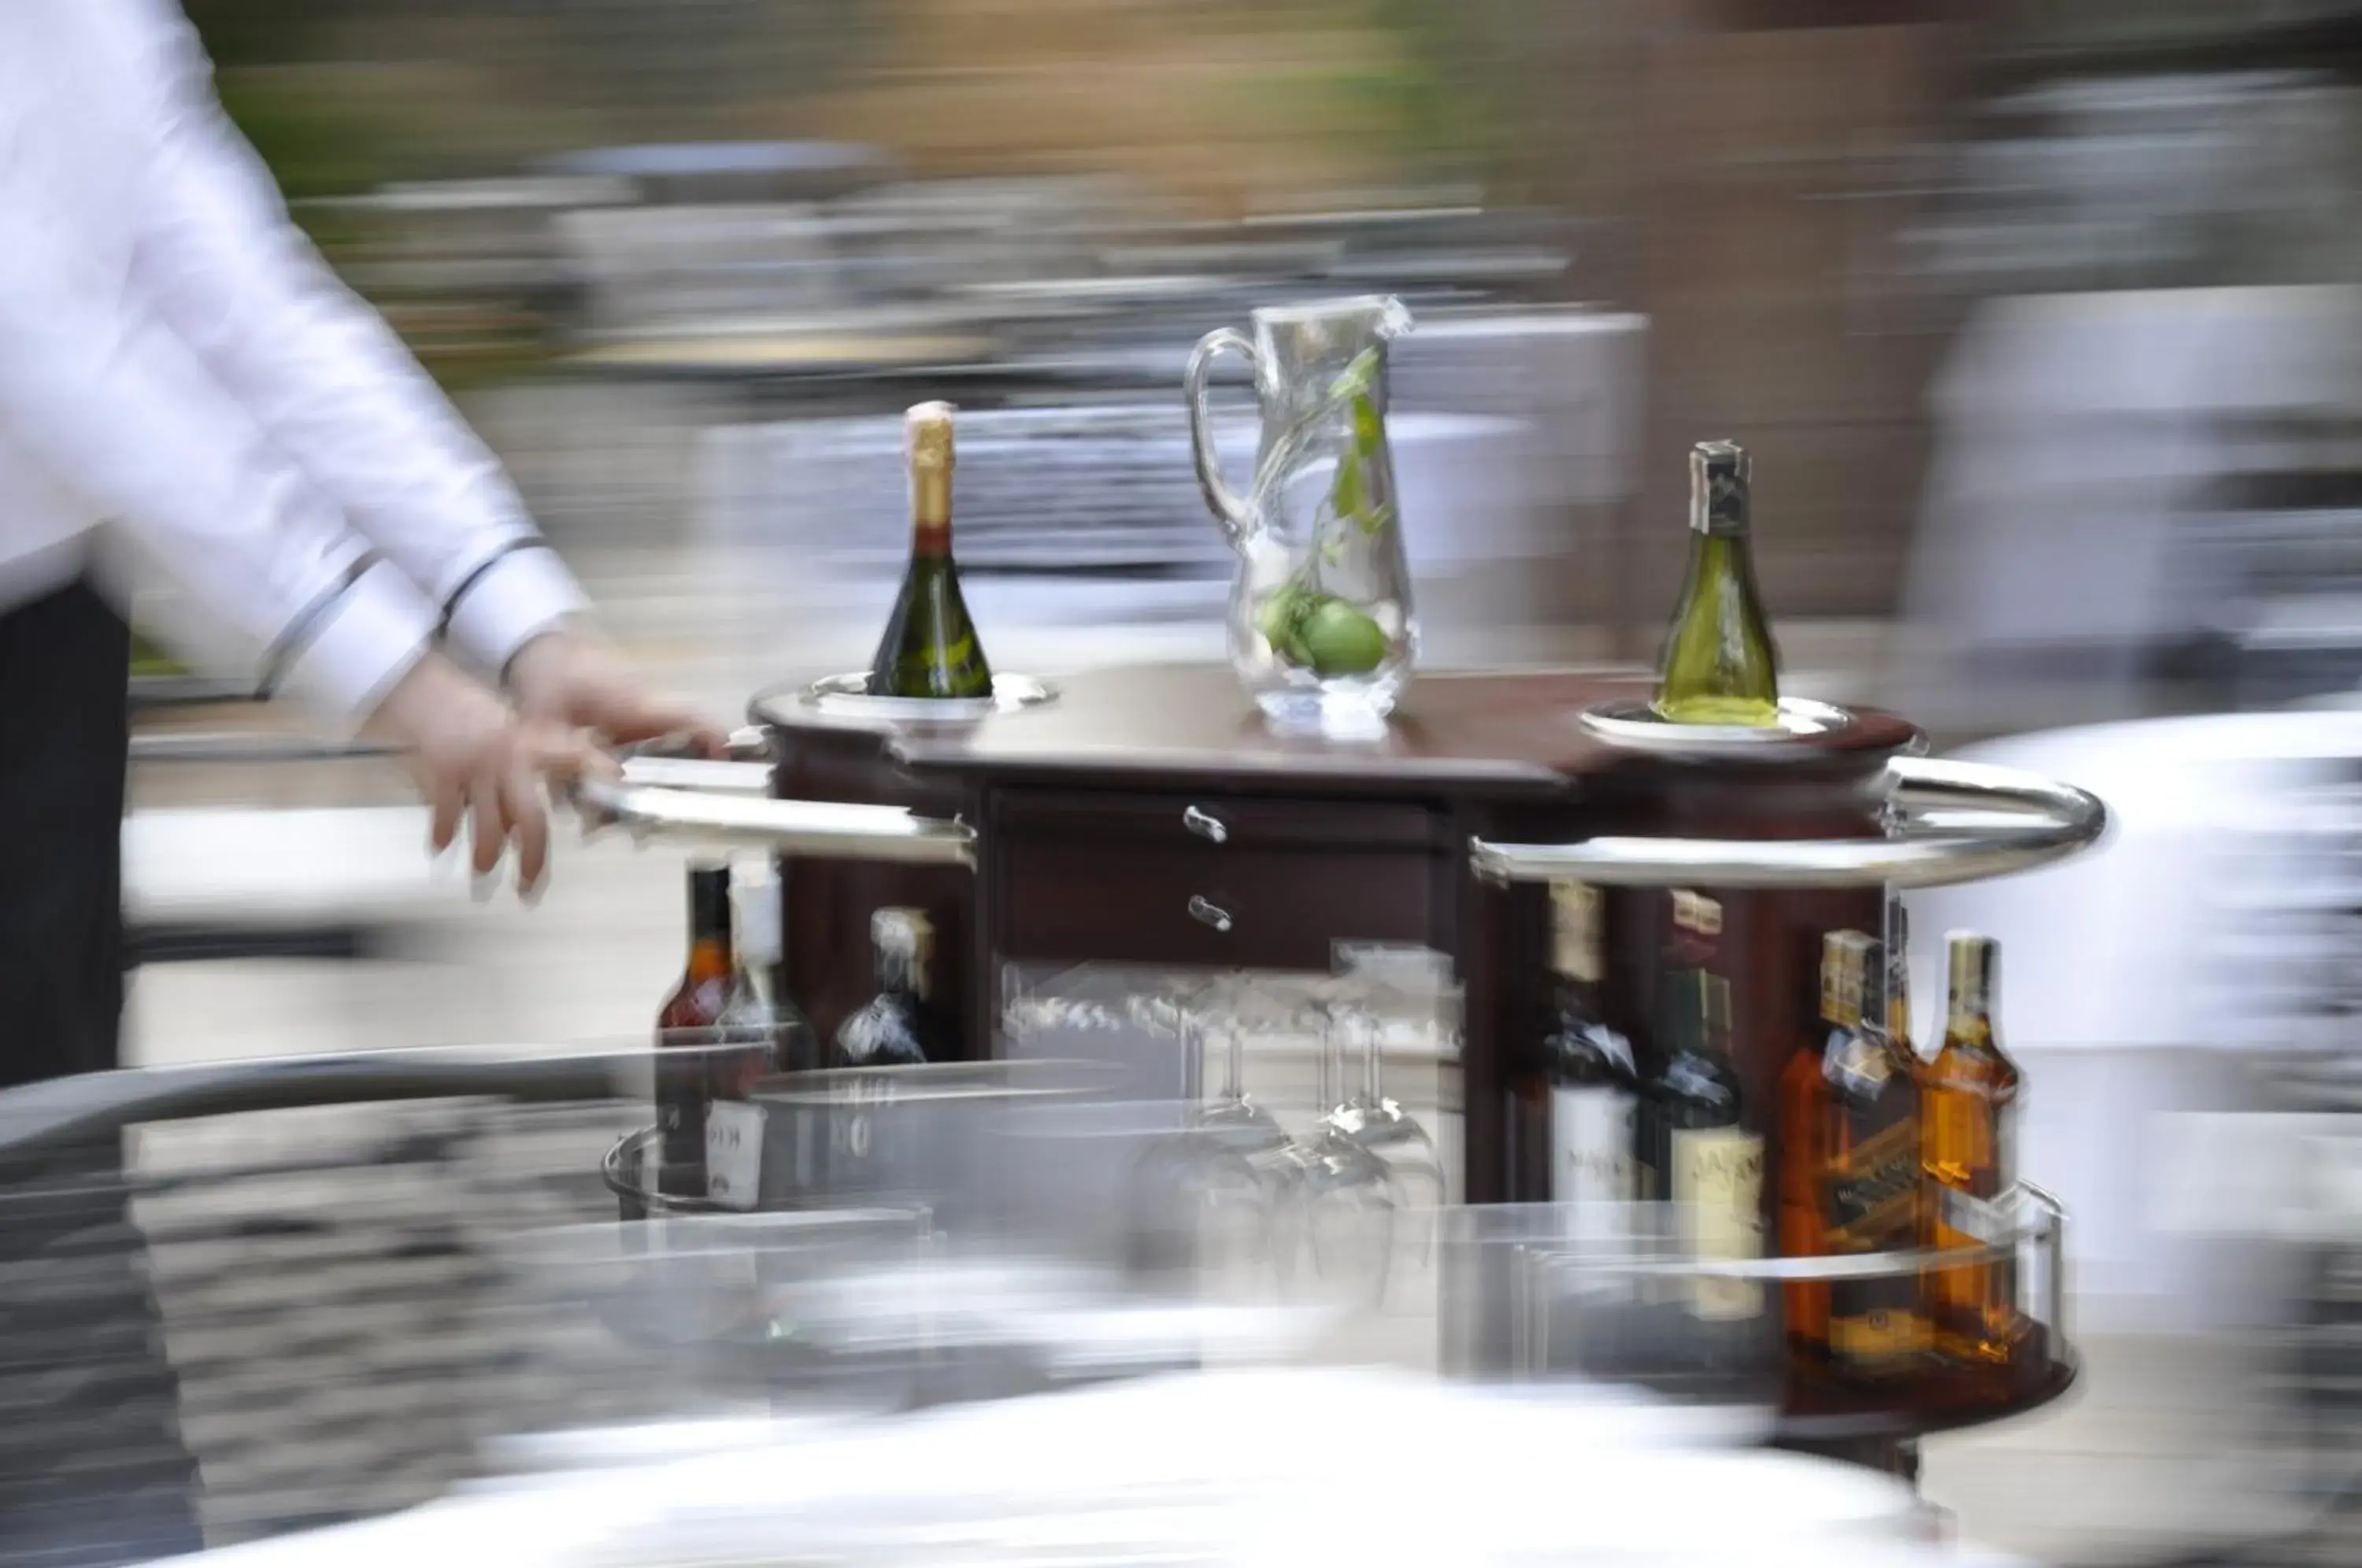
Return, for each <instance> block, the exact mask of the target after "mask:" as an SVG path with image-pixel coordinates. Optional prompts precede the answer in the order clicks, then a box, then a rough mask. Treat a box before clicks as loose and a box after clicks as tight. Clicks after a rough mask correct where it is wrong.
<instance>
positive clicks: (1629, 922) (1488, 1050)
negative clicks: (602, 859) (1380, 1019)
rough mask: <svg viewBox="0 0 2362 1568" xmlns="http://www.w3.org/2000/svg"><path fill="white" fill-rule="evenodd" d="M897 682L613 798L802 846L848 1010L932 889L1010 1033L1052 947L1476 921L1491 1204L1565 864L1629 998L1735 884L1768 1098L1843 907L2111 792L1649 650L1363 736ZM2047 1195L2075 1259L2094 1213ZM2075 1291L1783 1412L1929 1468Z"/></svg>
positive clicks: (1096, 950) (1452, 927) (806, 928)
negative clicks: (1962, 1379) (1671, 928)
mask: <svg viewBox="0 0 2362 1568" xmlns="http://www.w3.org/2000/svg"><path fill="white" fill-rule="evenodd" d="M862 686H863V682H862V680H861V679H860V678H858V677H838V678H833V679H822V680H819V681H815V682H812V683H811V684H809V685H803V684H795V685H789V686H787V687H783V688H780V689H777V690H771V691H768V692H766V693H763V694H761V695H759V696H758V697H756V699H755V701H754V702H753V703H752V705H751V711H750V716H751V717H752V719H753V720H754V721H755V723H756V728H754V729H751V730H748V731H745V732H741V734H740V735H739V736H738V737H737V742H736V744H737V745H738V746H739V747H740V749H741V751H742V753H743V754H744V755H745V757H746V760H744V761H741V762H737V763H723V764H712V763H676V762H669V761H666V760H663V759H657V758H647V759H642V760H641V761H639V762H638V763H636V764H635V771H634V773H633V775H632V777H631V778H630V779H628V780H627V782H626V784H625V785H624V787H621V788H618V789H612V790H600V791H598V792H597V793H596V795H595V798H594V799H593V801H591V804H592V805H593V807H594V808H595V809H597V810H599V811H602V812H604V813H605V814H606V815H607V816H609V817H610V818H612V819H613V820H614V821H615V822H617V823H621V824H623V825H624V827H626V828H628V829H630V830H632V831H634V832H635V833H641V834H652V833H663V834H690V835H694V836H701V837H706V838H711V839H717V840H721V841H724V842H734V843H741V844H750V845H768V846H771V847H772V848H774V849H775V850H777V851H778V855H779V872H780V878H779V879H780V885H781V889H782V898H783V900H784V907H783V916H784V922H783V923H784V929H785V932H786V937H787V940H786V954H787V957H786V959H785V961H784V964H783V966H782V968H781V972H780V975H779V983H780V985H781V987H782V988H784V990H785V991H786V992H787V993H788V994H790V995H793V996H794V997H796V998H797V999H799V1000H800V1003H801V1004H802V1006H803V1007H804V1008H805V1010H806V1011H807V1012H808V1013H809V1015H810V1016H811V1021H812V1022H813V1023H814V1025H815V1026H816V1027H817V1028H818V1029H819V1030H820V1031H822V1032H823V1033H825V1032H828V1031H831V1030H833V1028H834V1026H835V1024H836V1022H837V1021H838V1020H839V1019H840V1018H842V1017H843V1016H844V1013H845V1012H846V1011H847V1010H849V1009H850V1008H851V1007H853V1006H854V1005H855V1004H857V1002H858V1000H859V999H860V998H859V992H858V984H859V982H858V977H859V976H860V974H861V973H862V966H861V964H860V962H859V954H860V951H861V944H862V941H863V938H864V934H865V933H866V930H867V926H868V921H869V917H870V914H871V912H872V911H874V910H876V909H877V908H879V907H881V906H885V905H913V906H918V907H921V908H923V909H924V910H925V911H927V913H928V914H929V916H930V917H931V918H932V919H933V922H934V925H935V929H936V930H937V931H938V932H940V933H943V945H942V950H941V953H940V955H939V964H938V967H939V972H940V975H941V980H940V986H941V994H942V995H944V996H945V997H947V998H949V999H952V1001H953V1004H954V1005H955V1008H956V1010H957V1013H958V1016H959V1023H960V1030H959V1034H960V1038H961V1040H962V1041H963V1042H964V1050H965V1052H966V1054H967V1055H972V1056H977V1057H983V1056H987V1055H991V1054H992V1051H993V1043H994V1042H995V1040H996V1031H997V1028H998V1025H999V1021H1000V1019H1001V1016H1002V1009H1003V1007H1004V1004H1005V1003H1006V1002H1007V1000H1008V995H1007V992H1008V989H1009V986H1010V976H1012V975H1013V974H1015V973H1017V972H1018V970H1019V969H1020V968H1021V966H1024V965H1027V964H1038V963H1045V962H1047V963H1082V962H1094V961H1096V962H1107V963H1118V964H1132V965H1146V966H1207V967H1213V968H1222V969H1246V968H1271V969H1282V970H1286V969H1307V968H1318V967H1321V966H1326V965H1327V964H1328V962H1329V960H1330V954H1331V952H1332V949H1333V948H1334V946H1335V945H1336V944H1341V943H1356V942H1360V943H1377V944H1407V945H1412V946H1417V947H1423V948H1427V949H1429V950H1432V951H1433V952H1435V953H1438V954H1440V955H1445V956H1446V957H1448V958H1449V960H1450V961H1451V965H1452V966H1454V967H1455V968H1456V970H1457V975H1458V978H1459V981H1460V984H1461V986H1462V988H1463V993H1464V1032H1463V1035H1462V1042H1461V1053H1460V1061H1459V1069H1460V1076H1461V1086H1462V1109H1463V1111H1464V1117H1465V1122H1464V1153H1463V1155H1462V1169H1461V1170H1460V1171H1459V1172H1457V1173H1456V1176H1457V1178H1458V1179H1457V1182H1456V1184H1455V1185H1456V1187H1457V1188H1458V1190H1459V1191H1460V1192H1462V1193H1463V1194H1464V1195H1465V1197H1466V1198H1467V1199H1468V1200H1469V1201H1470V1202H1472V1203H1474V1204H1478V1205H1486V1204H1500V1203H1504V1202H1509V1201H1515V1200H1518V1199H1530V1198H1533V1197H1535V1196H1536V1195H1535V1193H1534V1192H1533V1191H1532V1190H1531V1188H1530V1186H1529V1185H1528V1184H1527V1183H1525V1182H1524V1181H1523V1180H1522V1178H1521V1177H1520V1176H1519V1174H1518V1170H1517V1168H1516V1167H1517V1161H1516V1158H1515V1154H1514V1151H1513V1149H1512V1148H1511V1147H1510V1143H1511V1140H1510V1133H1509V1128H1508V1125H1507V1123H1508V1117H1507V1092H1508V1087H1509V1081H1510V1078H1511V1076H1512V1074H1513V1073H1514V1072H1515V1071H1516V1070H1517V1057H1518V1051H1519V1049H1520V1037H1521V1031H1523V1030H1524V1028H1525V1025H1526V1021H1527V1020H1529V1018H1530V1017H1531V1016H1532V1014H1533V1010H1534V1008H1535V1006H1536V998H1535V995H1534V992H1535V988H1536V987H1537V986H1538V985H1539V984H1540V976H1541V975H1542V974H1543V973H1544V970H1545V961H1544V957H1543V951H1542V944H1543V941H1544V934H1543V933H1544V925H1545V922H1544V918H1543V911H1542V899H1543V885H1545V884H1547V883H1549V882H1551V881H1552V880H1556V879H1570V880H1580V881H1584V882H1587V883H1591V884H1593V885H1595V886H1599V887H1602V888H1605V889H1609V890H1610V892H1611V897H1610V899H1609V902H1608V910H1607V967H1608V974H1607V977H1606V985H1605V996H1606V1007H1607V1010H1608V1012H1609V1015H1610V1017H1611V1019H1618V1020H1631V1021H1641V1020H1646V1019H1647V1018H1648V1017H1649V1016H1650V1010H1651V1008H1652V1006H1653V1005H1654V998H1653V997H1652V996H1651V994H1650V991H1651V988H1652V986H1653V984H1654V978H1653V977H1654V973H1655V966H1654V964H1653V962H1652V960H1653V956H1654V955H1655V954H1656V952H1657V951H1658V947H1659V942H1660V936H1661V922H1662V921H1663V920H1664V918H1665V915H1664V906H1665V903H1666V900H1665V899H1664V897H1663V894H1662V891H1661V889H1668V888H1673V887H1683V888H1693V889H1699V890H1701V891H1703V892H1705V893H1706V894H1708V895H1709V896H1712V897H1714V898H1715V899H1716V900H1719V901H1720V903H1721V904H1722V906H1723V908H1724V911H1726V912H1725V945H1724V950H1723V951H1724V958H1723V963H1724V965H1725V966H1726V967H1727V969H1728V971H1729V980H1730V986H1731V991H1732V1001H1731V1010H1732V1015H1733V1018H1734V1019H1735V1020H1736V1023H1735V1026H1734V1029H1733V1035H1732V1045H1731V1050H1732V1056H1733V1059H1734V1061H1735V1063H1736V1066H1737V1067H1738V1072H1739V1073H1740V1075H1741V1077H1742V1078H1743V1079H1744V1080H1745V1083H1746V1087H1747V1088H1748V1089H1749V1092H1750V1093H1751V1094H1753V1095H1755V1096H1756V1097H1757V1098H1758V1099H1759V1102H1762V1103H1768V1102H1769V1101H1770V1099H1771V1095H1772V1091H1773V1080H1774V1078H1775V1077H1776V1076H1777V1075H1778V1073H1779V1071H1780V1068H1781V1066H1782V1064H1783V1060H1784V1056H1785V1053H1786V1052H1787V1051H1788V1050H1789V1049H1790V1048H1791V1047H1792V1046H1793V1044H1794V1042H1795V1040H1796V1039H1797V1038H1798V1034H1797V1030H1798V1029H1799V1028H1800V1027H1802V1026H1804V1025H1805V1021H1807V1020H1808V1019H1809V1017H1810V1014H1811V1006H1810V1000H1811V999H1810V996H1809V994H1808V993H1809V988H1810V984H1811V977H1812V976H1813V974H1814V972H1815V961H1816V954H1817V952H1818V946H1819V942H1820V938H1821V934H1822V933H1824V932H1826V931H1828V930H1831V929H1837V928H1841V927H1847V926H1862V927H1869V928H1871V929H1875V928H1876V924H1877V922H1878V921H1879V920H1880V918H1881V912H1882V907H1883V906H1882V900H1883V892H1882V889H1890V888H1924V887H1932V886H1939V885H1944V884H1949V883H1957V882H1963V881H1972V880H1977V879H1980V878H1988V877H1994V876H2000V875H2003V874H2006V873H2009V872H2013V871H2017V870H2022V869H2025V868H2027V867H2035V866H2038V865H2042V864H2045V863H2047V862H2050V861H2053V860H2057V859H2058V858H2060V857H2062V856H2067V855H2070V854H2072V853H2074V852H2076V851H2078V850H2080V849H2081V848H2083V847H2086V846H2088V845H2091V844H2092V843H2093V842H2095V841H2096V840H2097V839H2098V838H2099V836H2100V835H2101V834H2102V833H2103V830H2104V827H2105V825H2106V813H2105V811H2104V808H2103V806H2102V804H2101V803H2100V802H2099V801H2097V800H2096V799H2094V798H2093V797H2092V796H2091V795H2089V794H2088V793H2086V792H2084V791H2081V790H2076V789H2074V788H2072V787H2070V786H2067V785H2062V784H2058V783H2053V782H2050V781H2048V780H2045V779H2041V778H2035V777H2032V776H2028V775H2025V774H2020V773H2017V772H2014V771H2012V770H2008V769H2002V768H1995V767H1979V766H1974V765H1967V764H1956V763H1946V762H1941V761H1935V760H1929V759H1927V758H1926V757H1924V756H1920V755H1919V753H1920V751H1921V749H1922V737H1921V735H1920V734H1919V733H1918V732H1917V731H1916V730H1915V728H1914V727H1913V726H1911V725H1910V724H1909V723H1906V722H1904V721H1903V720H1901V719H1899V718H1896V717H1894V716H1893V715H1890V714H1886V713H1882V712H1872V711H1867V710H1864V711H1847V710H1842V709H1838V708H1835V707H1830V706H1827V705H1824V704H1819V703H1814V702H1807V701H1797V700H1794V699H1791V700H1789V701H1786V702H1784V703H1783V705H1782V709H1781V722H1780V723H1779V724H1778V725H1777V726H1776V727H1773V728H1771V729H1769V730H1758V731H1753V732H1747V733H1736V732H1733V731H1729V730H1722V729H1715V728H1698V727H1684V726H1673V725H1668V724H1663V723H1657V722H1655V721H1653V720H1652V718H1651V716H1650V712H1649V709H1648V705H1647V701H1646V698H1647V695H1648V692H1647V688H1646V685H1645V683H1644V681H1643V680H1642V679H1639V678H1637V677H1634V676H1630V675H1627V674H1621V673H1609V672H1584V671H1568V672H1534V673H1468V674H1455V673H1443V674H1430V675H1427V676H1424V677H1422V678H1421V679H1420V680H1419V681H1418V683H1417V684H1416V685H1415V686H1414V687H1413V688H1412V689H1411V690H1410V692H1409V694H1408V696H1407V699H1406V700H1405V702H1404V704H1403V706H1402V708H1401V709H1400V710H1399V711H1398V712H1396V714H1395V716H1394V720H1393V723H1391V725H1390V726H1388V727H1387V728H1386V729H1385V731H1384V733H1383V734H1378V735H1376V736H1374V737H1372V738H1368V739H1352V740H1337V739H1327V738H1321V737H1318V736H1305V735H1300V734H1283V733H1280V732H1277V731H1275V730H1274V729H1272V728H1270V727H1268V726H1267V725H1266V724H1265V723H1264V720H1263V718H1262V716H1261V715H1260V714H1258V713H1257V712H1256V711H1255V708H1254V706H1253V703H1252V702H1251V701H1249V700H1248V698H1247V697H1246V695H1245V694H1244V693H1242V691H1241V690H1240V688H1239V686H1238V685H1237V683H1236V682H1235V681H1234V680H1233V679H1232V678H1231V673H1230V672H1229V671H1227V670H1224V669H1221V668H1215V667H1202V668H1200V667H1163V668H1129V669H1113V670H1106V671H1100V672H1095V673H1093V674H1090V675H1087V676H1084V677H1079V678H1076V679H1072V680H1069V681H1066V682H1065V683H1063V684H1062V685H1055V686H1054V685H1052V684H1050V683H1048V682H1045V681H1041V680H1036V679H1027V678H1022V677H1009V676H1003V677H1002V678H1001V679H1000V680H999V683H998V689H997V695H996V697H995V698H994V699H991V700H988V701H977V702H976V703H973V704H971V705H970V706H969V708H968V709H967V710H963V711H961V712H956V713H954V712H948V711H947V710H948V708H949V706H950V705H947V704H944V703H919V704H912V703H897V702H894V701H874V700H871V699H868V698H867V697H866V696H865V695H864V694H863V691H862ZM1192 1087H1194V1086H1192ZM1772 1154H1773V1155H1774V1156H1775V1157H1776V1154H1777V1151H1776V1149H1775V1150H1773V1151H1772ZM1767 1186H1768V1184H1767ZM2027 1200H2028V1201H2030V1202H2032V1203H2034V1204H2035V1205H2036V1207H2037V1208H2038V1209H2039V1210H2040V1212H2041V1214H2042V1216H2043V1218H2042V1219H2041V1220H2040V1221H2039V1226H2038V1227H2037V1228H2042V1229H2045V1231H2046V1234H2047V1236H2048V1239H2049V1244H2050V1246H2051V1249H2052V1255H2053V1256H2054V1257H2055V1253H2056V1236H2057V1230H2058V1226H2059V1225H2060V1224H2062V1223H2063V1217H2062V1216H2060V1215H2058V1212H2057V1210H2056V1206H2055V1205H2052V1204H2049V1203H2048V1201H2047V1198H2043V1197H2042V1196H2041V1195H2039V1194H2038V1193H2034V1194H2030V1195H2028V1199H2027ZM1829 1262H1830V1260H1821V1263H1822V1264H1823V1265H1824V1266H1826V1265H1827V1264H1828V1263H1829ZM1847 1266H1850V1267H1854V1268H1857V1269H1860V1268H1868V1269H1872V1270H1875V1269H1878V1268H1882V1267H1884V1268H1904V1269H1910V1268H1919V1267H1924V1266H1925V1264H1924V1260H1922V1261H1913V1260H1911V1259H1910V1258H1909V1257H1908V1256H1907V1255H1904V1256H1899V1257H1898V1256H1896V1255H1886V1256H1884V1257H1882V1258H1860V1259H1853V1260H1847ZM1804 1267H1805V1264H1802V1263H1800V1262H1799V1261H1796V1260H1778V1259H1772V1260H1766V1261H1765V1262H1764V1263H1763V1264H1761V1265H1760V1269H1759V1270H1758V1272H1759V1274H1760V1275H1761V1277H1764V1278H1766V1279H1776V1278H1780V1277H1784V1276H1794V1274H1795V1273H1796V1271H1797V1270H1798V1269H1800V1268H1804ZM2053 1273H2054V1277H2053V1278H2052V1279H2051V1280H2050V1282H2049V1288H2050V1290H2051V1292H2052V1294H2053V1296H2054V1297H2055V1295H2056V1287H2057V1281H2056V1279H2055V1270H2054V1271H2053ZM2049 1322H2050V1324H2051V1329H2052V1331H2051V1332H2050V1333H2048V1334H2047V1335H2045V1336H2042V1337H2041V1338H2040V1339H2039V1341H2038V1347H2037V1348H2036V1350H2034V1351H2032V1352H2029V1355H2031V1356H2032V1358H2033V1359H2034V1360H2035V1362H2036V1363H2037V1364H2031V1365H2026V1366H2021V1367H2015V1368H2014V1369H2013V1371H2012V1374H2011V1375H2010V1377H2009V1378H2008V1380H2007V1387H2006V1388H2005V1389H2002V1390H1995V1389H1992V1388H1986V1387H1979V1388H1976V1389H1961V1388H1955V1387H1942V1386H1932V1385H1914V1386H1909V1387H1905V1388H1902V1389H1899V1390H1898V1389H1889V1390H1885V1391H1882V1392H1879V1393H1877V1394H1873V1395H1863V1394H1860V1393H1843V1392H1832V1391H1829V1390H1811V1389H1804V1388H1795V1389H1791V1390H1790V1391H1789V1395H1788V1398H1787V1402H1786V1405H1787V1408H1786V1410H1785V1413H1784V1415H1783V1419H1782V1423H1781V1426H1780V1430H1779V1432H1778V1434H1777V1435H1778V1438H1779V1440H1780V1441H1783V1443H1788V1444H1793V1445H1795V1446H1800V1447H1805V1448H1810V1449H1814V1450H1818V1451H1827V1452H1841V1453H1844V1454H1846V1455H1847V1456H1849V1457H1854V1458H1858V1459H1860V1460H1862V1461H1864V1462H1866V1463H1873V1464H1876V1465H1878V1466H1880V1467H1882V1468H1888V1469H1897V1468H1900V1469H1905V1470H1907V1469H1908V1467H1909V1465H1910V1463H1911V1446H1910V1445H1911V1443H1912V1441H1913V1440H1914V1439H1915V1438H1916V1437H1917V1436H1918V1435H1920V1434H1921V1433H1924V1432H1926V1431H1929V1430H1940V1429H1942V1428H1945V1427H1948V1426H1956V1425H1965V1424H1971V1423H1974V1422H1978V1421H1982V1420H1989V1419H1997V1418H1999V1417H2002V1416H2005V1415H2009V1414H2013V1413H2015V1412H2018V1411H2021V1410H2025V1409H2028V1408H2034V1407H2035V1406H2037V1405H2039V1404H2042V1403H2044V1402H2046V1401H2047V1400H2049V1399H2051V1398H2054V1397H2057V1396H2058V1394H2059V1393H2060V1392H2061V1391H2063V1390H2064V1389H2065V1388H2066V1387H2067V1386H2068V1385H2069V1384H2070V1382H2071V1381H2072V1379H2073V1377H2074V1374H2075V1362H2074V1357H2073V1354H2072V1352H2071V1349H2070V1346H2069V1345H2068V1344H2067V1342H2065V1339H2064V1336H2063V1334H2059V1333H2058V1332H2057V1331H2056V1316H2055V1310H2054V1312H2053V1315H2052V1317H2051V1318H2050V1320H2049Z"/></svg>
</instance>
